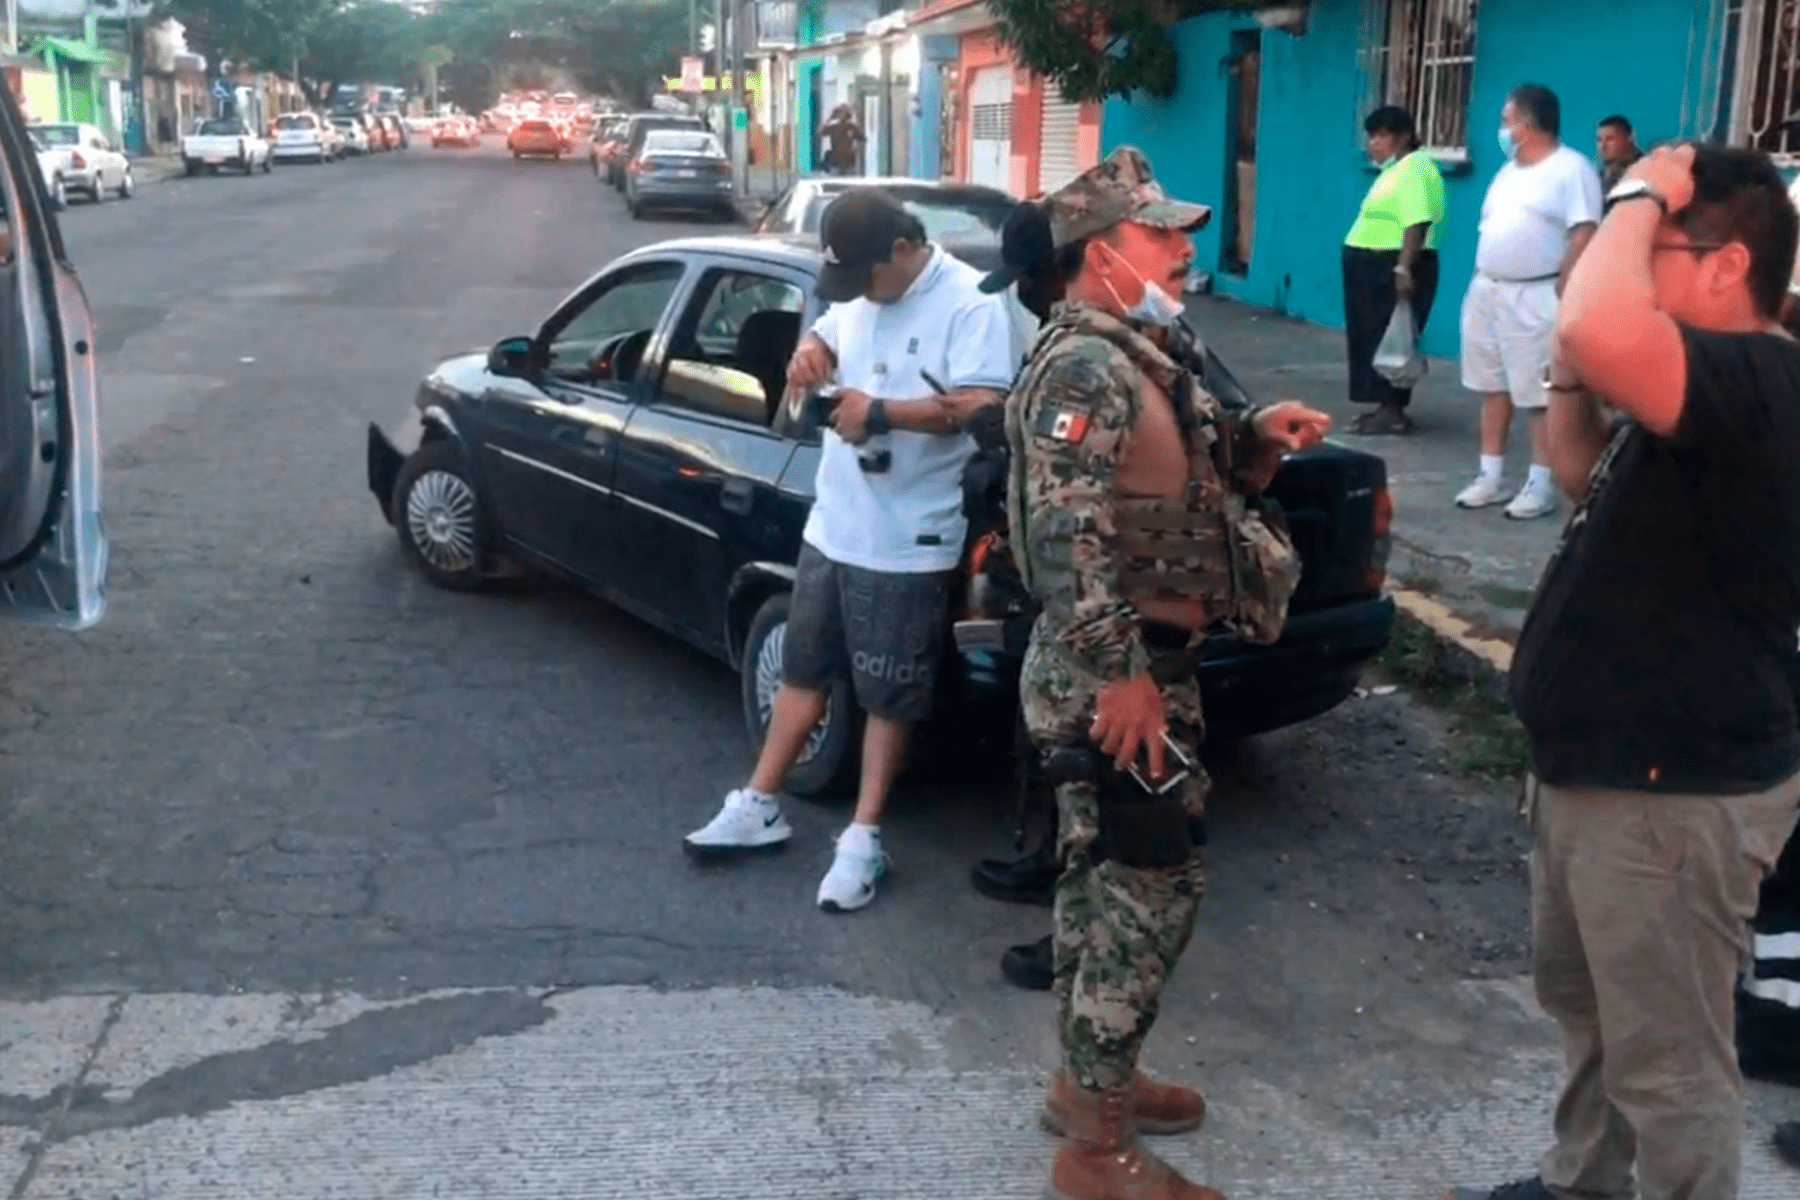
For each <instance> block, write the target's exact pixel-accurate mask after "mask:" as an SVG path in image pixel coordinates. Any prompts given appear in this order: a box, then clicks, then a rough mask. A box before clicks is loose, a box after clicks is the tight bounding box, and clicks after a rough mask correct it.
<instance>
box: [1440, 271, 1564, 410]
mask: <svg viewBox="0 0 1800 1200" xmlns="http://www.w3.org/2000/svg"><path fill="white" fill-rule="evenodd" d="M1555 334H1556V280H1554V279H1542V280H1536V281H1533V282H1531V283H1509V282H1507V281H1505V280H1503V279H1490V278H1489V277H1488V276H1486V275H1476V276H1475V278H1474V279H1473V280H1472V281H1470V283H1469V290H1468V292H1467V293H1465V294H1464V296H1463V306H1462V385H1463V386H1464V387H1466V388H1468V389H1469V390H1470V391H1472V392H1505V393H1506V394H1507V395H1509V396H1511V397H1512V402H1513V404H1514V406H1516V407H1518V408H1543V407H1544V406H1545V405H1546V404H1547V403H1548V402H1549V398H1548V397H1547V396H1546V395H1545V394H1544V369H1545V368H1546V367H1548V366H1549V365H1550V342H1551V339H1552V338H1553V337H1554V336H1555Z"/></svg>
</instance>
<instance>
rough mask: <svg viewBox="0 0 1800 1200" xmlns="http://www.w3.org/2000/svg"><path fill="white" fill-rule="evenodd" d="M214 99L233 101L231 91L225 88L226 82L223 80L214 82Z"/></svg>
mask: <svg viewBox="0 0 1800 1200" xmlns="http://www.w3.org/2000/svg"><path fill="white" fill-rule="evenodd" d="M213 99H214V100H229V99H231V89H230V88H228V87H226V86H225V81H224V80H223V79H215V80H213Z"/></svg>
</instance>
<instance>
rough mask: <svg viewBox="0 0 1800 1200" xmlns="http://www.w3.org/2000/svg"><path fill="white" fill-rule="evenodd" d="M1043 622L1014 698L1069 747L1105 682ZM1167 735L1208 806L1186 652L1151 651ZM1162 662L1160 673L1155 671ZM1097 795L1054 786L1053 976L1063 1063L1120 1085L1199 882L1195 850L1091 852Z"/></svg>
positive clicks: (1177, 948)
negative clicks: (1157, 858)
mask: <svg viewBox="0 0 1800 1200" xmlns="http://www.w3.org/2000/svg"><path fill="white" fill-rule="evenodd" d="M1045 633H1046V630H1045V629H1044V627H1043V624H1042V622H1040V626H1039V628H1038V629H1037V630H1036V631H1035V632H1034V636H1033V638H1032V644H1031V649H1030V650H1029V651H1028V652H1027V654H1026V656H1025V665H1024V672H1023V676H1022V680H1021V689H1020V690H1021V700H1022V703H1023V707H1024V712H1025V723H1026V728H1027V729H1028V730H1029V731H1030V733H1031V736H1032V740H1033V741H1034V742H1035V743H1036V744H1037V745H1038V746H1039V747H1041V748H1046V749H1047V748H1050V747H1052V746H1056V745H1066V744H1072V743H1073V742H1075V741H1078V740H1079V739H1080V737H1082V736H1084V735H1085V734H1086V731H1087V728H1088V726H1089V725H1090V724H1091V723H1092V722H1093V717H1094V697H1095V695H1097V693H1098V691H1099V688H1100V681H1099V680H1096V679H1093V678H1091V677H1088V676H1085V675H1084V674H1083V673H1082V672H1080V671H1079V670H1078V669H1076V667H1075V666H1074V664H1073V663H1071V662H1070V661H1069V659H1068V656H1067V655H1066V654H1065V653H1064V652H1063V651H1062V649H1061V645H1060V643H1059V642H1058V641H1057V640H1056V639H1055V638H1053V637H1046V636H1044V635H1045ZM1157 657H1158V659H1159V660H1160V661H1154V662H1153V663H1152V673H1153V674H1155V675H1156V677H1157V679H1158V681H1159V682H1161V683H1162V687H1163V696H1164V699H1165V701H1166V703H1167V706H1168V714H1169V719H1170V726H1171V734H1172V736H1174V735H1177V734H1178V735H1179V736H1178V737H1177V740H1178V741H1180V742H1182V743H1183V749H1184V750H1185V751H1186V752H1187V753H1188V754H1189V756H1190V757H1193V758H1194V759H1195V764H1194V775H1193V777H1192V778H1191V779H1190V780H1189V781H1188V784H1187V792H1186V794H1185V795H1184V797H1183V800H1184V802H1185V804H1186V805H1187V808H1188V810H1189V812H1190V813H1192V814H1193V815H1195V816H1199V815H1201V814H1202V813H1203V811H1204V805H1205V796H1206V776H1205V773H1204V772H1203V771H1201V770H1200V767H1199V760H1198V755H1197V750H1198V744H1199V740H1200V735H1201V730H1202V729H1203V725H1202V721H1201V713H1200V693H1199V687H1198V685H1197V684H1196V683H1195V682H1194V680H1193V674H1192V662H1191V660H1189V659H1188V658H1187V657H1186V656H1185V655H1162V656H1157ZM1158 667H1163V668H1166V671H1163V670H1158ZM1099 804H1100V801H1099V797H1098V795H1097V793H1096V789H1095V786H1094V785H1093V784H1091V783H1070V784H1064V785H1062V786H1061V787H1059V788H1058V789H1057V792H1056V805H1057V816H1058V819H1059V821H1060V824H1061V835H1062V838H1061V840H1062V851H1063V855H1064V858H1063V864H1064V866H1063V875H1062V878H1061V879H1060V880H1058V881H1057V885H1056V913H1055V940H1054V948H1055V963H1056V967H1055V971H1056V973H1055V983H1054V989H1055V992H1056V997H1057V1001H1058V1017H1057V1021H1058V1035H1059V1038H1060V1040H1061V1042H1062V1051H1063V1064H1064V1066H1066V1067H1067V1068H1068V1070H1069V1072H1070V1074H1071V1076H1072V1077H1073V1079H1074V1081H1075V1082H1076V1083H1077V1084H1079V1085H1080V1086H1081V1087H1083V1088H1085V1089H1087V1090H1090V1091H1106V1090H1110V1089H1113V1088H1120V1087H1125V1086H1126V1085H1128V1084H1129V1083H1130V1082H1131V1077H1132V1072H1133V1071H1135V1070H1136V1068H1137V1060H1138V1052H1139V1051H1140V1050H1141V1049H1142V1048H1143V1044H1144V1038H1145V1036H1146V1035H1147V1034H1148V1033H1149V1032H1150V1027H1151V1025H1152V1024H1153V1023H1154V1022H1155V1021H1156V1014H1157V1010H1158V1009H1159V1007H1160V1006H1161V1001H1162V989H1163V985H1164V984H1165V983H1166V982H1167V980H1168V978H1169V975H1170V974H1171V973H1172V972H1173V971H1174V970H1175V964H1176V962H1177V961H1178V960H1179V959H1180V957H1181V952H1182V951H1183V950H1184V949H1186V948H1187V944H1188V939H1189V937H1190V936H1191V935H1192V934H1193V930H1194V918H1195V916H1196V915H1197V914H1198V912H1199V908H1200V899H1201V896H1202V894H1203V893H1204V891H1205V874H1204V871H1203V868H1202V864H1201V860H1200V855H1199V852H1198V851H1195V853H1194V855H1193V857H1192V858H1190V859H1189V860H1188V861H1187V862H1186V863H1185V864H1183V865H1181V866H1179V867H1132V866H1127V865H1125V864H1123V863H1119V862H1113V861H1102V860H1100V859H1099V856H1098V855H1097V852H1096V846H1095V843H1096V839H1097V838H1098V836H1099V811H1100V810H1099Z"/></svg>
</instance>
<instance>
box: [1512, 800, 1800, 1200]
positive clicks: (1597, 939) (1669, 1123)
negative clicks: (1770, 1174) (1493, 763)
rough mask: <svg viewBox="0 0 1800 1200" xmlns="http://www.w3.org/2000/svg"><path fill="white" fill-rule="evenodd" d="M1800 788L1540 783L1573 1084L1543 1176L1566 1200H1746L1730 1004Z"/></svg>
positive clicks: (1538, 962) (1541, 895)
mask: <svg viewBox="0 0 1800 1200" xmlns="http://www.w3.org/2000/svg"><path fill="white" fill-rule="evenodd" d="M1797 803H1800V775H1796V776H1794V777H1793V778H1790V779H1788V780H1786V781H1785V782H1783V783H1780V784H1777V785H1776V786H1775V787H1773V788H1771V789H1769V790H1768V791H1766V792H1760V793H1757V794H1754V795H1746V796H1676V795H1661V794H1652V793H1649V792H1626V791H1611V790H1607V789H1601V788H1557V787H1550V786H1548V785H1544V784H1540V783H1538V782H1537V781H1536V780H1535V779H1533V780H1528V781H1527V782H1526V811H1527V814H1528V816H1529V818H1530V821H1531V829H1532V838H1533V851H1532V857H1531V907H1532V932H1533V937H1534V942H1535V949H1534V954H1533V966H1534V971H1535V973H1536V976H1537V996H1538V1002H1539V1003H1540V1004H1541V1005H1543V1008H1544V1011H1545V1012H1547V1013H1549V1014H1550V1016H1552V1017H1553V1018H1555V1020H1556V1023H1557V1024H1558V1025H1560V1026H1561V1027H1562V1035H1563V1054H1564V1059H1565V1064H1566V1068H1567V1071H1568V1077H1567V1080H1566V1082H1565V1083H1564V1086H1563V1093H1562V1098H1561V1099H1560V1100H1559V1101H1558V1103H1557V1106H1556V1145H1555V1146H1554V1147H1553V1148H1552V1149H1551V1150H1549V1151H1548V1152H1547V1153H1546V1154H1545V1155H1544V1157H1543V1160H1542V1161H1541V1162H1540V1164H1539V1174H1540V1175H1541V1176H1542V1177H1543V1180H1544V1182H1545V1184H1546V1185H1548V1186H1549V1188H1550V1189H1551V1191H1553V1192H1555V1193H1556V1194H1557V1195H1558V1196H1559V1197H1563V1198H1565V1200H1614V1198H1618V1200H1625V1198H1627V1197H1630V1196H1632V1195H1633V1194H1634V1190H1633V1187H1632V1164H1633V1162H1634V1161H1635V1163H1636V1165H1637V1170H1638V1174H1639V1186H1638V1188H1637V1189H1636V1194H1638V1195H1641V1196H1642V1198H1643V1200H1732V1198H1733V1197H1735V1196H1736V1195H1737V1189H1738V1174H1739V1169H1740V1168H1739V1145H1738V1143H1739V1141H1740V1139H1741V1138H1742V1136H1743V1121H1744V1118H1743V1100H1742V1094H1741V1080H1740V1078H1739V1076H1738V1069H1737V1052H1736V1048H1735V1046H1734V1044H1733V1037H1734V1009H1733V990H1734V988H1735V986H1736V982H1737V974H1738V971H1739V969H1740V968H1741V966H1742V965H1743V963H1744V962H1745V961H1746V960H1747V959H1748V956H1749V948H1750V930H1749V923H1750V918H1751V917H1752V916H1754V915H1755V913H1756V899H1757V889H1758V888H1759V887H1760V885H1761V883H1762V880H1763V877H1764V876H1765V875H1767V874H1768V872H1769V870H1770V868H1771V867H1772V866H1773V865H1774V863H1775V860H1776V858H1778V857H1779V856H1780V854H1781V848H1782V845H1783V844H1784V843H1785V842H1786V841H1787V837H1788V833H1789V831H1790V830H1791V829H1792V828H1793V826H1794V814H1795V806H1796V804H1797Z"/></svg>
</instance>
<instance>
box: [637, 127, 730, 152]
mask: <svg viewBox="0 0 1800 1200" xmlns="http://www.w3.org/2000/svg"><path fill="white" fill-rule="evenodd" d="M644 153H645V154H658V153H662V154H716V155H719V156H720V157H724V154H725V151H724V150H723V149H722V148H721V147H720V146H719V139H717V138H715V137H714V136H713V135H712V134H710V133H701V132H699V131H697V130H696V131H689V130H685V129H663V130H658V131H657V132H655V133H652V134H651V135H650V136H649V137H647V138H645V139H644Z"/></svg>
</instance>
